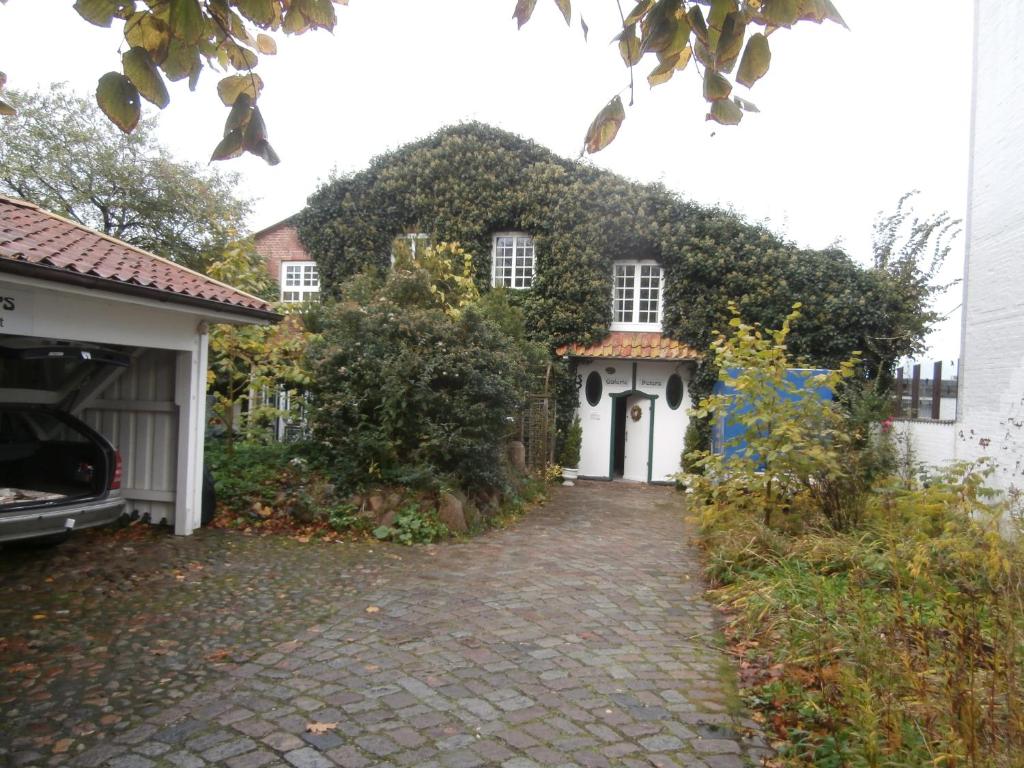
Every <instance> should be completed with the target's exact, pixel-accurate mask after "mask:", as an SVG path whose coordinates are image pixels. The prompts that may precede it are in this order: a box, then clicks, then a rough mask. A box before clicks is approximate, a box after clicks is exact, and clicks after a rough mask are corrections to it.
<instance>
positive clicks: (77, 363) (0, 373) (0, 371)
mask: <svg viewBox="0 0 1024 768" xmlns="http://www.w3.org/2000/svg"><path fill="white" fill-rule="evenodd" d="M86 365H89V361H87V360H82V359H74V358H66V357H53V358H44V359H41V360H19V359H10V358H4V357H0V387H4V388H7V389H46V390H59V389H61V388H62V387H64V386H65V385H66V384H67V383H68V382H69V381H70V380H71V379H72V378H73V377H74V376H75V374H76V373H77V372H78V371H79V370H81V369H82V368H83V367H84V366H86Z"/></svg>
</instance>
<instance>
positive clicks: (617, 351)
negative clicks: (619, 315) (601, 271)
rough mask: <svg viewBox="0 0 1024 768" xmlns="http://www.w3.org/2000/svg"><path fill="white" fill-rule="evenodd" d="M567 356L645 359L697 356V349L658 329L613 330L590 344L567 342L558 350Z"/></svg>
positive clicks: (698, 354) (681, 358)
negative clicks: (654, 331)
mask: <svg viewBox="0 0 1024 768" xmlns="http://www.w3.org/2000/svg"><path fill="white" fill-rule="evenodd" d="M556 351H557V352H558V354H559V355H569V356H570V357H598V358H616V359H621V358H630V359H637V358H640V359H647V360H699V359H700V358H701V354H700V352H698V351H697V350H696V349H694V348H693V347H691V346H689V345H687V344H684V343H683V342H681V341H676V340H675V339H670V338H668V336H663V335H662V334H660V333H634V332H632V331H612V332H611V333H609V334H608V335H607V336H606V337H605V338H604V339H603V340H602V341H599V342H598V343H596V344H590V345H589V346H587V345H583V344H566V345H564V346H561V347H559V348H558V349H557V350H556Z"/></svg>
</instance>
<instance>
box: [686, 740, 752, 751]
mask: <svg viewBox="0 0 1024 768" xmlns="http://www.w3.org/2000/svg"><path fill="white" fill-rule="evenodd" d="M690 743H691V744H692V745H693V748H694V749H695V750H696V751H698V752H704V753H706V754H721V753H738V752H739V751H740V745H739V744H737V743H736V742H735V741H728V740H726V739H694V740H693V741H692V742H690Z"/></svg>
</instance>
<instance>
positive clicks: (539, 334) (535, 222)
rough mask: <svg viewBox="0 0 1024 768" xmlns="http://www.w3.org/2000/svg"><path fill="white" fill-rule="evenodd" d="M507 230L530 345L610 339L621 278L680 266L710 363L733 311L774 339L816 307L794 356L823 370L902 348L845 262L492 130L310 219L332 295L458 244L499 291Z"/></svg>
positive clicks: (387, 160) (673, 278)
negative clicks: (430, 250) (615, 284)
mask: <svg viewBox="0 0 1024 768" xmlns="http://www.w3.org/2000/svg"><path fill="white" fill-rule="evenodd" d="M679 151H681V152H682V151H684V148H682V147H680V149H679ZM508 230H514V231H523V232H527V233H530V234H532V235H533V236H534V239H535V244H536V258H537V275H536V278H535V280H534V284H533V288H532V289H531V290H529V291H524V292H519V295H518V296H517V300H518V301H520V302H521V303H522V305H523V309H524V311H525V312H526V318H527V325H528V328H529V329H530V331H531V332H532V333H533V334H534V336H535V337H536V338H537V339H539V340H543V341H545V342H547V343H549V344H552V345H555V344H558V343H562V342H567V341H582V342H587V341H592V340H595V339H597V338H599V337H600V336H601V335H603V334H604V333H605V332H606V330H607V328H608V324H609V322H610V321H611V273H612V263H613V262H614V261H615V260H617V259H623V258H651V259H656V260H657V261H659V262H660V263H661V264H662V265H663V266H664V267H665V270H666V283H667V288H666V295H665V317H664V330H665V332H666V333H668V334H670V335H671V336H673V337H675V338H678V339H680V340H682V341H685V342H688V343H690V344H693V345H695V346H697V347H699V348H705V347H706V346H707V344H708V342H709V341H710V339H711V337H712V333H713V331H714V330H715V329H716V328H719V327H723V324H724V323H725V322H727V319H728V312H727V305H728V302H729V301H734V302H735V303H736V304H737V306H738V308H739V311H740V313H741V314H742V316H743V317H744V318H746V319H748V320H749V321H751V322H760V323H763V324H765V325H767V326H769V327H777V326H778V325H780V324H781V322H782V320H783V319H784V318H785V316H786V315H787V313H788V312H789V310H790V308H791V306H792V304H793V302H795V301H800V302H802V303H803V307H804V309H803V313H804V314H803V317H802V318H801V320H800V323H799V324H798V325H797V326H796V327H795V328H794V330H793V334H792V337H791V344H792V348H793V351H794V353H796V354H797V355H803V356H806V357H807V358H809V360H810V361H811V362H813V363H814V364H816V365H835V364H837V363H838V362H839V361H840V360H843V359H845V358H846V357H848V356H849V354H850V352H851V351H853V350H855V349H860V350H864V351H865V352H867V350H869V349H870V346H869V344H868V343H867V341H868V339H869V338H871V337H876V338H884V337H886V336H888V335H890V334H889V329H887V327H886V321H885V319H884V316H883V313H880V312H878V311H876V310H877V306H878V304H879V303H880V302H881V301H882V293H881V292H880V285H879V282H878V278H877V276H876V275H875V274H874V273H873V272H871V271H869V270H865V269H862V268H860V267H859V266H858V265H856V264H855V263H854V262H853V261H852V260H851V259H850V258H849V256H847V255H846V254H845V253H843V252H842V251H839V250H837V249H829V250H824V251H813V250H804V249H800V248H798V247H796V246H795V245H794V244H792V243H789V242H786V241H785V240H783V239H780V238H779V237H778V236H776V235H775V234H773V233H771V232H770V231H768V230H767V229H765V228H764V227H761V226H758V225H754V224H750V223H748V222H746V221H744V220H743V219H742V218H740V217H739V216H737V215H736V214H734V213H732V212H729V211H726V210H722V209H720V208H709V207H704V206H698V205H696V204H694V203H691V202H687V201H685V200H682V199H681V198H680V197H679V196H678V195H676V194H674V193H672V192H670V191H669V190H667V189H665V188H664V187H662V186H660V185H657V184H639V183H636V182H633V181H629V180H627V179H625V178H622V177H620V176H617V175H615V174H612V173H609V172H607V171H602V170H598V169H595V168H593V167H592V166H589V165H586V164H585V163H577V162H572V161H569V160H566V159H564V158H560V157H558V156H557V155H555V154H553V153H551V152H550V151H548V150H546V149H544V148H542V147H540V146H538V145H537V144H535V143H533V142H530V141H527V140H524V139H521V138H519V137H517V136H514V135H512V134H510V133H507V132H505V131H501V130H498V129H496V128H493V127H490V126H487V125H482V124H479V123H469V124H464V125H458V126H454V127H450V128H445V129H443V130H441V131H438V132H437V133H435V134H434V135H432V136H430V137H428V138H426V139H424V140H422V141H417V142H415V143H412V144H408V145H406V146H403V147H401V148H399V149H397V150H395V151H393V152H389V153H387V154H384V155H381V156H380V157H377V158H375V159H374V160H373V161H372V162H371V163H370V165H369V167H368V168H367V169H366V170H365V171H362V172H360V173H357V174H354V175H352V176H347V177H344V178H339V179H335V180H333V181H331V182H329V183H327V184H325V185H324V186H322V187H321V188H320V189H319V190H317V191H316V192H315V193H314V194H313V195H312V196H311V197H310V198H309V201H308V205H307V207H306V209H305V210H304V211H303V213H302V214H301V215H300V217H299V233H300V236H301V238H302V241H303V243H304V244H305V246H306V248H307V249H308V250H309V252H310V253H311V254H312V256H313V257H314V258H315V259H316V260H317V262H318V264H319V265H320V269H321V274H322V276H323V278H322V279H323V280H324V283H325V285H326V287H327V290H331V288H332V287H337V286H338V285H340V283H341V282H342V281H343V280H344V279H345V278H346V277H348V276H350V275H352V274H355V273H356V272H358V271H359V270H360V269H362V268H363V267H365V266H367V265H378V266H380V267H386V265H387V263H388V259H389V254H390V249H391V243H392V241H393V239H394V237H395V236H396V235H399V234H402V233H406V232H428V233H430V234H431V235H432V236H433V237H434V238H435V240H439V241H441V240H445V241H457V242H459V243H460V244H461V245H462V246H463V247H464V248H465V249H466V250H467V251H469V252H470V253H472V254H473V255H474V266H475V270H476V277H477V280H478V282H479V284H480V287H481V288H485V287H486V286H487V284H488V282H489V278H490V261H491V238H492V235H493V233H495V232H498V231H508ZM868 362H869V364H870V363H871V362H872V361H871V360H870V358H869V359H868Z"/></svg>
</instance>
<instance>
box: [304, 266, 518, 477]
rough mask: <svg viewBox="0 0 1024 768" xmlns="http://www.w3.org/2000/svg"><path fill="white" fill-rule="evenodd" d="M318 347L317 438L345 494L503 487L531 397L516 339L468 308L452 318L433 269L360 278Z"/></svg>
mask: <svg viewBox="0 0 1024 768" xmlns="http://www.w3.org/2000/svg"><path fill="white" fill-rule="evenodd" d="M343 293H344V296H343V298H342V300H341V301H339V302H336V303H334V304H333V305H330V306H328V307H327V308H326V309H325V311H324V315H323V318H322V323H323V332H322V334H321V336H320V339H319V340H318V341H317V342H316V343H315V344H314V345H313V347H312V348H311V349H310V354H309V358H310V362H311V366H312V372H313V376H312V386H311V390H312V398H311V399H312V403H313V406H312V413H311V424H312V427H313V437H314V440H315V441H316V443H317V444H319V445H320V446H321V447H322V448H323V452H322V458H323V460H324V461H325V462H326V463H328V464H329V465H330V469H331V470H332V474H333V476H334V477H335V478H336V480H337V481H338V482H339V484H340V485H341V486H343V487H345V488H356V487H359V486H362V485H365V484H366V483H367V482H370V483H373V482H385V483H398V484H402V485H406V486H411V487H435V488H436V487H437V486H438V484H439V483H440V484H449V485H452V486H454V487H460V488H464V489H466V490H476V489H490V488H503V487H504V486H505V484H506V481H507V478H506V474H505V472H506V461H505V444H506V437H507V433H508V429H509V420H508V419H509V417H511V416H513V415H514V413H515V412H516V410H517V409H518V407H519V405H520V403H521V402H522V398H523V385H524V381H525V374H524V360H523V358H524V355H523V354H522V350H521V349H520V347H519V346H518V345H517V342H516V340H515V339H514V338H513V337H512V336H510V335H509V334H508V333H506V332H505V331H503V330H502V329H501V328H499V327H498V325H497V324H496V323H494V322H492V321H491V320H490V319H488V317H487V316H486V308H484V307H477V306H475V305H471V306H467V307H465V308H464V309H463V310H462V311H460V312H458V313H450V312H446V311H445V309H444V308H443V307H442V306H441V304H440V303H439V302H438V301H437V298H436V296H437V295H436V293H433V292H432V291H431V282H430V279H429V275H427V273H426V272H424V271H416V272H409V271H399V272H395V273H392V274H391V275H390V276H389V277H388V278H387V280H386V282H384V283H383V284H381V283H378V282H377V281H376V280H375V279H374V278H371V277H366V276H360V277H357V278H355V279H354V280H351V281H349V282H348V283H347V284H346V286H345V288H344V291H343Z"/></svg>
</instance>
